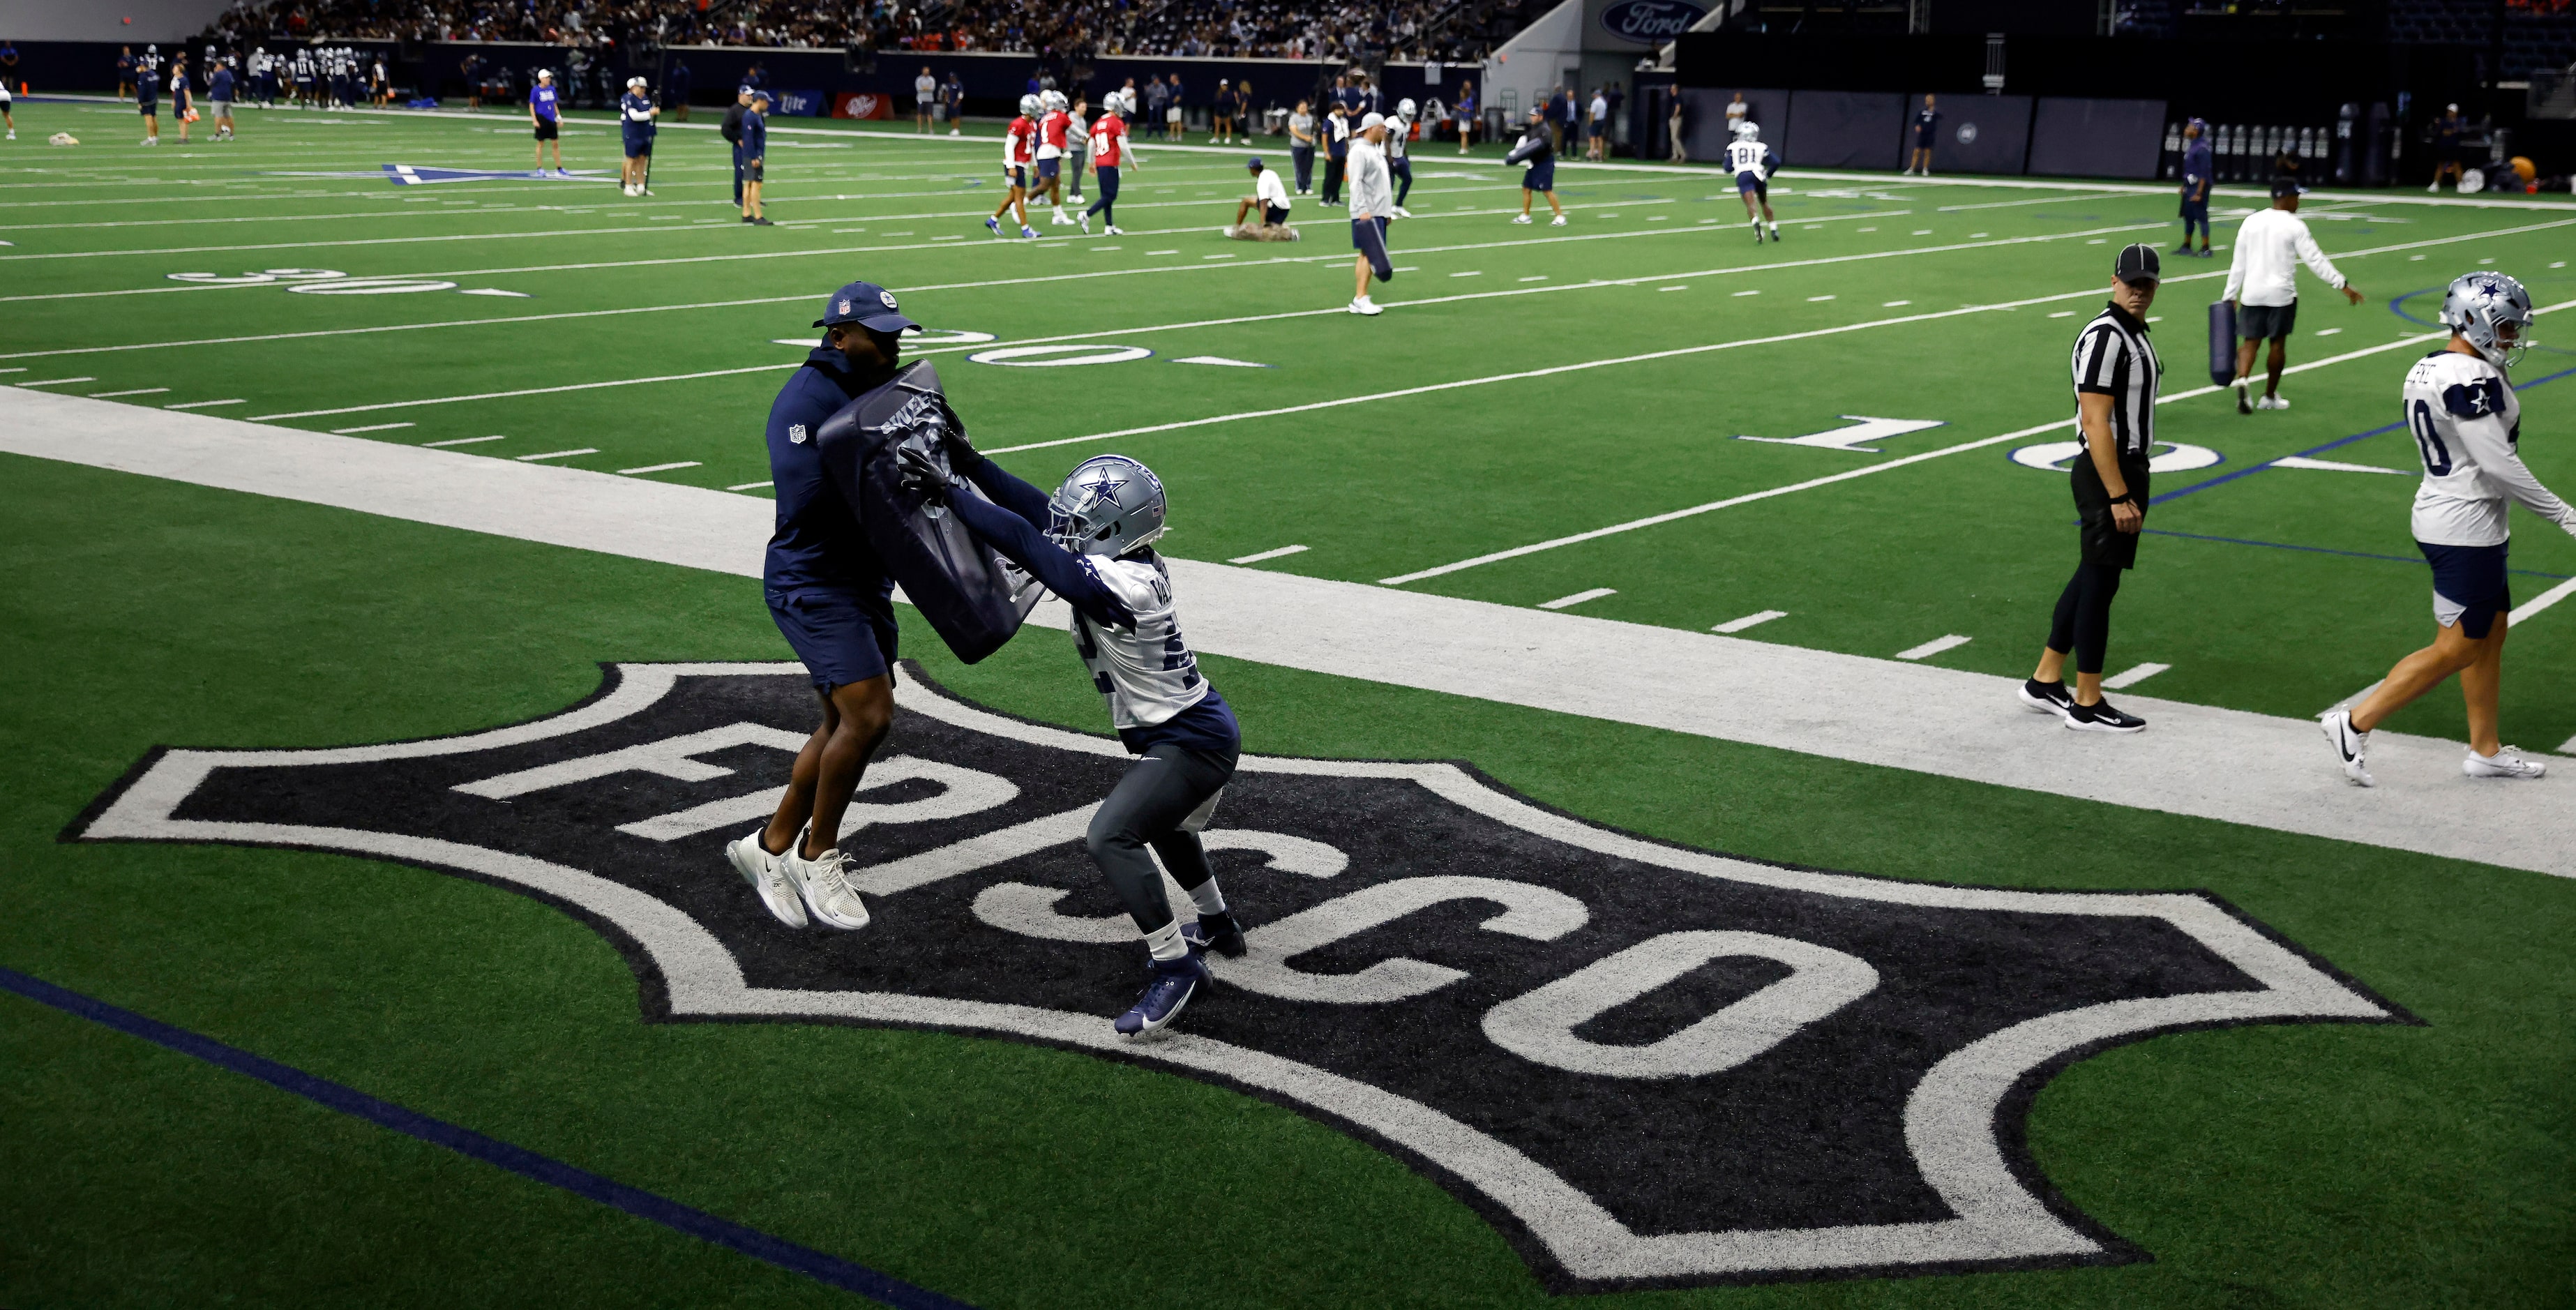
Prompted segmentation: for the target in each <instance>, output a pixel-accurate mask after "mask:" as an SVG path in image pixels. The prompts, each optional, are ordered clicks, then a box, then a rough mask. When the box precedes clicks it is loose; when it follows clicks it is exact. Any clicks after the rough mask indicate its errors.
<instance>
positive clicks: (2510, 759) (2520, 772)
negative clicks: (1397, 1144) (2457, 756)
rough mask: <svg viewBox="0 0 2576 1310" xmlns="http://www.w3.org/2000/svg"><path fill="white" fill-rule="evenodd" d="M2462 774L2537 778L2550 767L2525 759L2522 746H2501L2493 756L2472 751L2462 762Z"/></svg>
mask: <svg viewBox="0 0 2576 1310" xmlns="http://www.w3.org/2000/svg"><path fill="white" fill-rule="evenodd" d="M2460 772H2462V773H2465V774H2467V775H2469V776H2470V777H2472V778H2537V777H2539V776H2540V775H2542V774H2544V773H2547V772H2549V766H2548V765H2546V764H2543V763H2542V762H2540V761H2539V760H2527V759H2524V758H2523V757H2522V748H2521V747H2520V746H2499V747H2497V748H2496V753H2495V754H2493V755H2480V754H2478V753H2477V751H2475V750H2471V751H2470V752H2469V757H2468V758H2467V759H2464V760H2462V761H2460Z"/></svg>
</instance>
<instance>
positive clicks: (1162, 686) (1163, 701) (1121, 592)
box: [1073, 555, 1208, 730]
mask: <svg viewBox="0 0 2576 1310" xmlns="http://www.w3.org/2000/svg"><path fill="white" fill-rule="evenodd" d="M1082 562H1083V565H1084V567H1086V568H1088V569H1090V570H1091V575H1092V576H1093V577H1096V578H1098V579H1100V585H1102V586H1104V587H1107V588H1108V589H1109V593H1110V594H1111V595H1113V596H1116V597H1117V598H1118V601H1119V603H1120V604H1122V605H1125V606H1126V607H1127V612H1128V613H1130V614H1133V615H1135V616H1136V626H1135V627H1133V628H1104V627H1101V626H1100V625H1099V624H1096V623H1093V622H1092V621H1091V620H1090V619H1087V618H1085V617H1083V615H1082V612H1081V611H1080V610H1076V611H1074V615H1073V649H1074V652H1075V653H1076V654H1078V655H1080V656H1082V662H1083V664H1084V665H1085V666H1087V667H1088V668H1090V670H1091V685H1092V686H1094V687H1097V688H1099V689H1100V694H1101V696H1102V698H1104V699H1106V700H1107V701H1108V702H1109V721H1110V722H1111V723H1112V724H1114V725H1116V726H1117V727H1118V728H1120V729H1121V730H1124V729H1128V728H1150V727H1153V726H1154V725H1156V724H1159V723H1168V722H1170V721H1171V719H1172V716H1174V715H1176V714H1179V713H1180V712H1181V711H1183V710H1186V709H1188V708H1189V707H1191V706H1193V705H1196V704H1198V703H1199V702H1200V701H1203V700H1206V699H1207V694H1208V684H1207V679H1205V678H1202V677H1200V676H1199V659H1198V656H1196V655H1193V654H1191V653H1190V646H1189V643H1188V642H1187V641H1184V640H1182V638H1181V623H1180V617H1179V614H1178V612H1177V611H1176V610H1175V609H1174V608H1173V605H1172V575H1171V573H1170V571H1169V570H1167V569H1165V568H1164V567H1163V561H1162V559H1161V558H1160V557H1159V556H1157V557H1155V558H1152V559H1150V560H1139V559H1111V558H1108V557H1107V556H1103V555H1086V556H1084V557H1083V561H1082Z"/></svg>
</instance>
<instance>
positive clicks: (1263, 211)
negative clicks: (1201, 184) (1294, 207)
mask: <svg viewBox="0 0 2576 1310" xmlns="http://www.w3.org/2000/svg"><path fill="white" fill-rule="evenodd" d="M1244 167H1246V168H1249V169H1251V170H1252V194H1251V195H1248V196H1245V197H1244V198H1243V199H1242V201H1241V202H1240V203H1238V204H1236V205H1235V207H1234V223H1233V224H1232V225H1231V226H1229V227H1226V228H1223V229H1221V230H1222V231H1223V232H1224V233H1225V234H1226V235H1227V236H1229V237H1233V238H1234V239H1236V240H1238V241H1281V240H1287V241H1294V240H1296V239H1297V229H1295V228H1293V227H1290V226H1288V184H1287V183H1286V182H1283V181H1281V180H1280V178H1279V175H1278V174H1277V173H1274V172H1271V171H1270V170H1269V169H1266V168H1263V167H1262V166H1261V160H1260V158H1259V157H1258V156H1255V157H1254V158H1253V159H1252V160H1251V161H1250V162H1248V163H1246V164H1245V165H1244ZM1246 215H1258V217H1257V218H1255V220H1254V221H1252V222H1250V223H1246V222H1245V221H1244V217H1245V216H1246Z"/></svg>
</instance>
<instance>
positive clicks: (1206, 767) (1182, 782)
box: [1083, 743, 1234, 933]
mask: <svg viewBox="0 0 2576 1310" xmlns="http://www.w3.org/2000/svg"><path fill="white" fill-rule="evenodd" d="M1232 777H1234V756H1232V755H1230V754H1229V755H1209V754H1204V753H1201V752H1198V751H1193V750H1187V749H1184V748H1182V747H1179V746H1175V745H1171V744H1168V743H1166V744H1164V745H1161V746H1156V747H1154V748H1153V749H1151V750H1148V751H1146V752H1145V757H1144V758H1143V759H1140V760H1138V761H1136V762H1135V763H1134V764H1132V765H1129V766H1128V768H1127V776H1126V777H1123V778H1120V779H1119V780H1118V785H1117V786H1116V787H1115V788H1112V789H1111V790H1110V793H1109V799H1107V800H1104V801H1102V802H1101V803H1100V809H1099V810H1098V811H1096V812H1094V813H1093V814H1092V816H1091V831H1090V833H1089V834H1087V835H1086V836H1085V837H1084V838H1083V842H1084V844H1085V845H1086V846H1088V847H1089V848H1090V850H1091V858H1092V861H1093V862H1094V863H1096V864H1098V865H1099V866H1100V871H1101V872H1102V873H1103V874H1106V875H1108V878H1109V886H1110V888H1111V890H1113V891H1116V892H1117V893H1118V899H1119V900H1120V901H1122V902H1124V903H1125V904H1126V906H1127V915H1128V917H1129V918H1132V919H1134V920H1135V921H1136V930H1137V931H1139V932H1144V933H1151V932H1154V931H1156V930H1157V929H1160V928H1162V927H1163V926H1165V925H1166V924H1169V923H1170V922H1171V921H1172V905H1171V901H1170V900H1169V899H1168V898H1166V897H1165V896H1164V895H1163V873H1162V869H1157V868H1155V867H1154V859H1153V856H1150V855H1147V854H1146V853H1145V848H1146V847H1148V846H1151V847H1153V848H1154V854H1155V855H1160V856H1162V857H1163V868H1167V869H1170V870H1171V871H1172V881H1174V882H1177V883H1179V884H1180V885H1181V887H1182V889H1183V890H1185V891H1186V890H1191V889H1194V888H1197V887H1200V886H1202V885H1204V884H1205V883H1206V882H1207V880H1208V879H1210V878H1213V877H1215V876H1216V870H1215V869H1214V868H1212V867H1210V866H1209V864H1208V858H1207V850H1206V848H1204V847H1202V846H1200V845H1199V835H1198V833H1197V832H1196V831H1189V832H1184V831H1182V830H1181V823H1182V821H1183V820H1186V819H1187V818H1189V817H1190V814H1191V812H1192V811H1194V810H1196V809H1198V808H1199V807H1200V806H1201V805H1204V804H1206V803H1207V802H1208V800H1209V798H1211V797H1213V796H1215V795H1216V794H1217V792H1218V791H1219V790H1220V789H1222V788H1223V787H1224V786H1225V784H1226V782H1227V780H1228V779H1231V778H1232Z"/></svg>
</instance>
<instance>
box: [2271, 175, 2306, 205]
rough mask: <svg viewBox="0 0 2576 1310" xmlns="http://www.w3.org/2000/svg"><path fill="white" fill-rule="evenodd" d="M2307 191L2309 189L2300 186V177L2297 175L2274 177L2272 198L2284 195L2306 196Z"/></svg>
mask: <svg viewBox="0 0 2576 1310" xmlns="http://www.w3.org/2000/svg"><path fill="white" fill-rule="evenodd" d="M2307 193H2308V189H2307V188H2306V187H2303V186H2300V185H2299V179H2297V178H2295V177H2276V178H2273V179H2272V198H2273V199H2274V200H2278V199H2280V198H2281V197H2283V196H2304V195H2306V194H2307Z"/></svg>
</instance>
